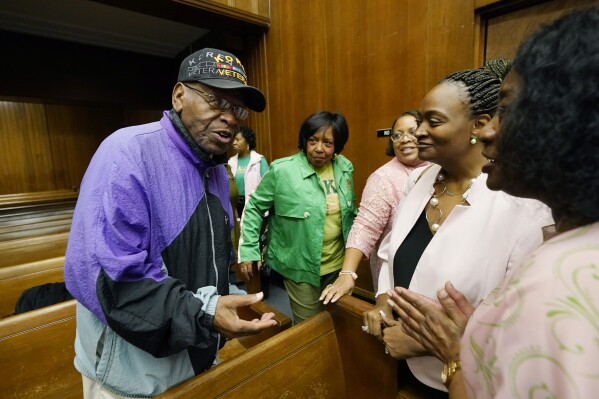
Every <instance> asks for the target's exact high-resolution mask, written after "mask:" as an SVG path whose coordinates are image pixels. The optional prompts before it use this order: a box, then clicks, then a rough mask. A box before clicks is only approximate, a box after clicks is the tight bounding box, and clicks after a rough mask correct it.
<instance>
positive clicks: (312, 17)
mask: <svg viewBox="0 0 599 399" xmlns="http://www.w3.org/2000/svg"><path fill="white" fill-rule="evenodd" d="M270 7H271V26H270V29H269V30H268V32H266V33H265V34H264V39H263V41H256V43H255V44H254V45H253V47H252V48H251V51H250V57H249V58H250V62H249V63H248V72H249V78H250V82H251V83H253V84H255V85H256V86H258V87H259V88H260V89H262V90H264V92H265V94H266V96H267V102H268V105H267V109H266V111H265V112H264V113H262V114H254V115H252V119H251V122H250V123H251V125H252V127H255V128H256V131H257V134H259V135H261V136H260V137H261V140H260V141H264V139H267V140H268V141H269V143H268V144H260V143H259V149H261V150H262V151H264V153H265V155H266V156H267V158H268V159H269V160H272V159H276V158H280V157H283V156H287V155H290V154H293V153H295V152H296V151H297V148H296V147H297V136H298V132H299V127H300V125H301V123H302V121H303V120H304V119H305V118H306V117H307V116H308V115H309V114H311V113H313V112H316V111H319V110H329V111H337V112H341V113H342V114H344V115H345V117H346V118H347V121H348V124H349V129H350V139H349V142H348V144H347V146H346V148H345V150H344V155H346V156H347V157H348V158H349V159H350V160H351V161H352V162H353V163H354V166H355V181H356V190H357V192H358V194H361V192H362V189H363V187H364V184H365V182H366V179H367V178H368V176H369V175H370V174H371V173H372V172H373V171H374V170H375V169H376V168H378V167H379V166H381V165H382V164H384V163H385V162H387V161H388V160H389V158H388V157H387V156H386V155H385V154H384V153H385V148H386V146H387V141H386V140H385V139H379V138H376V129H379V128H386V127H389V126H390V124H391V122H392V121H393V120H394V119H395V117H396V116H397V115H398V114H399V113H401V112H403V111H404V110H407V109H412V108H417V107H418V105H419V103H420V100H421V99H422V97H423V96H424V95H425V94H426V92H427V91H428V90H429V89H431V88H432V87H433V86H434V85H435V84H436V82H438V81H439V80H440V79H441V78H442V77H443V76H445V75H446V74H448V73H450V72H453V71H455V70H459V69H463V68H470V67H473V66H474V65H473V64H474V51H473V40H474V1H473V0H424V1H423V0H403V1H399V0H369V1H363V2H361V1H350V0H326V1H323V0H304V1H287V0H271V1H270ZM246 62H248V61H246ZM266 135H268V137H263V138H262V136H266ZM269 150H270V152H268V151H269Z"/></svg>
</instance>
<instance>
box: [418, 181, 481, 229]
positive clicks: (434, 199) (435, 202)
mask: <svg viewBox="0 0 599 399" xmlns="http://www.w3.org/2000/svg"><path fill="white" fill-rule="evenodd" d="M478 176H480V172H479V173H478V175H476V177H474V178H472V179H470V184H468V187H466V190H464V192H463V193H462V194H460V196H461V197H462V200H461V201H460V202H459V204H458V205H464V203H465V202H466V198H468V194H469V193H470V191H469V190H470V187H472V184H473V183H474V182H475V181H476V178H477V177H478ZM437 187H438V188H439V190H440V192H439V194H437ZM444 194H445V195H447V196H448V197H455V196H456V194H457V193H453V192H450V191H449V190H447V185H446V184H445V175H444V174H443V173H442V172H439V173H438V174H437V177H436V178H435V182H434V183H433V186H432V187H431V191H430V195H431V199H430V201H429V202H428V203H429V204H431V206H432V207H433V209H432V210H430V212H431V214H432V213H435V214H436V215H437V218H436V219H435V220H434V221H433V220H432V219H431V218H432V215H431V216H429V210H428V209H427V210H426V211H425V213H424V216H425V218H426V221H427V222H428V223H432V224H431V230H432V231H433V234H434V233H436V232H437V230H439V227H441V224H440V223H439V222H440V221H441V218H442V217H443V211H442V210H441V208H439V207H438V206H439V197H440V196H442V195H444Z"/></svg>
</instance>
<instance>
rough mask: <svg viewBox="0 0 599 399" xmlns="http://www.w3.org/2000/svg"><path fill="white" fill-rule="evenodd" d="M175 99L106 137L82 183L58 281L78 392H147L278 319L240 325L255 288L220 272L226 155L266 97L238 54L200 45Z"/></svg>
mask: <svg viewBox="0 0 599 399" xmlns="http://www.w3.org/2000/svg"><path fill="white" fill-rule="evenodd" d="M172 104H173V108H172V109H171V110H170V111H165V112H164V115H163V117H162V119H161V120H160V121H159V122H155V123H150V124H147V125H141V126H132V127H128V128H125V129H121V130H118V131H116V132H115V133H113V134H112V135H111V136H109V137H108V138H107V139H106V140H105V141H104V142H103V143H102V144H101V146H100V148H99V149H98V151H97V152H96V154H95V155H94V157H93V159H92V161H91V163H90V165H89V168H88V169H87V172H86V173H85V177H84V178H83V182H82V185H81V193H80V195H79V201H78V202H77V206H76V208H75V214H74V217H73V226H72V228H71V234H70V238H69V244H68V248H67V253H66V261H65V281H66V284H67V288H68V289H69V291H70V292H71V293H72V295H73V296H74V297H75V298H76V299H77V301H78V304H77V337H76V340H75V352H76V355H75V367H76V368H77V370H79V372H81V374H82V375H83V387H84V397H85V398H91V397H96V396H95V395H98V392H101V393H100V395H102V397H116V398H120V397H152V396H155V395H157V394H160V393H162V392H164V391H166V390H167V389H169V388H170V387H172V386H174V385H176V384H179V383H180V382H182V381H184V380H186V379H189V378H191V377H193V376H194V375H197V374H199V373H201V372H203V371H204V370H206V369H208V368H209V367H210V366H211V365H212V364H213V363H214V361H215V358H216V355H217V351H218V349H219V347H221V346H222V345H223V344H224V341H225V338H224V337H236V336H242V335H247V334H255V333H258V332H260V331H261V330H263V329H265V328H268V327H270V326H273V325H274V324H276V322H275V321H274V320H273V319H272V318H273V316H274V315H273V314H272V313H269V314H266V315H264V316H263V317H262V319H260V320H254V321H245V320H241V319H240V318H239V317H238V315H237V308H238V307H241V306H247V305H250V304H252V303H254V302H256V301H259V300H261V299H262V295H261V294H257V295H240V294H244V292H243V291H239V290H237V289H236V287H235V286H233V285H230V284H229V279H228V276H229V273H228V266H229V257H230V254H231V240H230V237H231V227H232V225H233V217H232V209H231V205H230V202H229V181H228V175H227V172H226V170H225V166H224V163H225V162H226V151H227V148H228V147H229V145H230V144H231V142H232V140H233V138H234V136H235V134H236V133H237V132H238V131H239V124H240V121H242V120H244V119H245V118H247V116H248V114H249V110H248V109H251V110H253V111H263V110H264V108H265V106H266V100H265V98H264V95H263V94H262V93H261V92H260V91H259V90H258V89H256V88H254V87H251V86H249V85H248V84H247V75H246V72H245V70H244V67H243V65H242V64H241V62H240V61H239V59H238V58H237V57H236V56H235V55H233V54H231V53H228V52H225V51H221V50H217V49H209V48H208V49H202V50H200V51H197V52H195V53H193V54H191V55H189V56H188V57H187V58H186V59H185V60H183V62H182V64H181V67H180V69H179V76H178V82H177V84H176V85H175V87H174V89H173V94H172ZM230 294H238V295H230ZM223 336H224V337H223Z"/></svg>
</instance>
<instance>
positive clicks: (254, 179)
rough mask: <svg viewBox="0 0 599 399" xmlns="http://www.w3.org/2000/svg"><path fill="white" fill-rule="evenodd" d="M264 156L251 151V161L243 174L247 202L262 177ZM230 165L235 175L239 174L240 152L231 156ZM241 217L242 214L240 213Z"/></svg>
mask: <svg viewBox="0 0 599 399" xmlns="http://www.w3.org/2000/svg"><path fill="white" fill-rule="evenodd" d="M262 158H264V156H263V155H262V154H258V153H257V152H256V151H254V150H252V151H250V162H248V165H247V167H246V169H245V175H244V176H243V182H244V186H245V203H246V204H247V203H248V201H249V200H250V195H252V193H253V192H254V191H256V188H258V184H259V183H260V180H261V179H262V176H261V175H260V161H261V160H262ZM228 163H229V166H231V172H233V176H236V175H237V165H238V164H239V154H236V155H234V156H232V157H231V158H229V161H228ZM239 216H240V217H241V215H239Z"/></svg>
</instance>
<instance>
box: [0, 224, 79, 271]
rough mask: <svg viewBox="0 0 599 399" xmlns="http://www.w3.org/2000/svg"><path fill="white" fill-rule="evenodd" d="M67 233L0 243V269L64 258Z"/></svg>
mask: <svg viewBox="0 0 599 399" xmlns="http://www.w3.org/2000/svg"><path fill="white" fill-rule="evenodd" d="M68 239H69V233H68V232H66V233H58V234H50V235H45V236H39V237H29V238H22V239H18V240H10V241H3V242H0V254H2V256H1V257H0V268H2V267H6V266H14V265H21V264H24V263H31V262H36V261H40V260H45V259H50V258H56V257H60V256H64V254H65V252H66V249H67V241H68Z"/></svg>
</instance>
